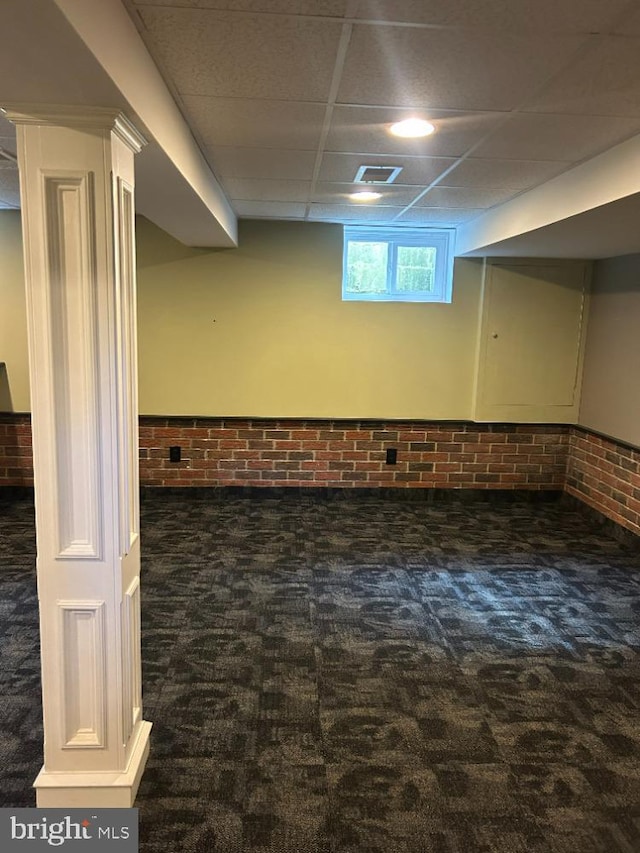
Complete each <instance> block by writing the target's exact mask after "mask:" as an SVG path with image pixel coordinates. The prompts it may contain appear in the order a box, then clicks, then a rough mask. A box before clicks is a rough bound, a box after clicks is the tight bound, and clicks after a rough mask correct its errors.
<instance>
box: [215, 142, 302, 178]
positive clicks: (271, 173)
mask: <svg viewBox="0 0 640 853" xmlns="http://www.w3.org/2000/svg"><path fill="white" fill-rule="evenodd" d="M208 151H209V152H210V155H211V156H210V159H211V162H212V163H213V167H214V171H215V173H216V175H218V176H219V177H220V178H263V179H274V180H285V179H290V180H299V181H305V180H306V181H309V180H311V178H312V177H313V167H314V164H315V161H316V155H315V153H314V152H313V151H287V150H284V149H283V150H281V151H276V150H273V149H260V148H223V147H212V148H210V149H208Z"/></svg>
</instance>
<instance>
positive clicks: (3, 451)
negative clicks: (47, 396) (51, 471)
mask: <svg viewBox="0 0 640 853" xmlns="http://www.w3.org/2000/svg"><path fill="white" fill-rule="evenodd" d="M32 485H33V458H32V451H31V417H30V416H29V415H10V414H2V413H0V486H32Z"/></svg>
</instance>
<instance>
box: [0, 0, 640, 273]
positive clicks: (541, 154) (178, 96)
mask: <svg viewBox="0 0 640 853" xmlns="http://www.w3.org/2000/svg"><path fill="white" fill-rule="evenodd" d="M21 2H24V0H21ZM29 2H30V3H34V4H39V5H40V6H42V7H43V8H45V7H46V8H49V7H51V8H56V7H57V11H58V12H60V11H62V13H63V14H64V15H65V16H66V19H67V23H70V24H71V25H72V26H73V27H75V31H76V35H80V37H81V38H82V39H84V42H85V44H81V45H80V48H81V49H82V51H84V52H86V53H87V55H89V52H88V51H85V47H88V48H89V51H93V53H94V54H95V56H94V57H92V59H95V58H96V57H97V59H98V62H99V63H100V65H101V67H100V69H97V67H96V68H94V69H92V73H94V74H95V75H96V80H98V81H99V82H100V84H101V85H103V91H101V94H100V99H99V100H96V102H95V103H96V104H103V105H107V103H106V100H105V99H106V97H107V91H111V90H107V88H105V87H106V83H105V84H103V83H102V77H101V76H100V75H102V74H103V72H106V73H107V74H108V75H109V76H110V77H111V80H112V81H113V82H114V83H115V86H116V87H117V88H118V89H119V92H120V93H122V94H123V96H125V97H124V99H123V101H122V103H123V104H126V103H129V104H131V103H132V100H131V99H130V98H129V100H128V101H127V100H126V98H127V93H126V92H125V89H124V88H123V86H122V84H121V83H120V82H119V81H118V80H117V79H116V77H117V75H115V74H113V73H112V72H111V71H110V69H109V68H108V67H107V64H106V62H105V61H103V59H102V58H101V56H100V55H99V54H96V51H95V50H93V48H92V46H91V44H90V43H89V41H88V40H87V38H86V37H85V34H84V33H83V32H82V27H80V26H79V25H78V23H77V21H76V20H74V19H75V18H78V19H79V16H80V10H81V9H82V8H83V7H82V4H81V3H74V2H72V0H29ZM9 4H10V5H13V6H15V8H16V9H18V8H19V7H20V4H18V3H17V2H16V0H9ZM123 7H124V9H126V12H127V14H128V16H129V18H128V19H127V23H128V26H129V27H130V28H131V29H132V30H133V25H135V28H136V29H137V31H138V33H139V36H140V39H141V40H142V41H141V43H140V48H141V49H142V50H144V49H145V47H146V51H148V53H149V54H150V56H151V58H152V60H153V62H154V63H155V66H156V67H157V69H158V70H159V72H160V74H161V76H162V78H163V80H164V83H165V84H166V87H167V88H168V90H169V92H170V93H171V95H172V96H173V99H174V100H175V103H176V104H177V106H178V108H179V110H180V112H181V113H182V115H183V116H184V119H185V120H186V123H187V125H188V127H189V128H190V131H191V133H192V134H193V137H194V138H195V141H196V143H197V146H198V147H199V149H200V151H201V152H202V154H203V155H204V159H205V160H206V163H207V164H208V166H209V167H210V169H211V171H212V172H213V174H214V175H215V177H216V178H217V180H218V182H219V183H220V184H221V186H222V189H223V190H224V193H225V194H226V196H227V198H228V199H229V201H230V202H231V206H232V208H233V211H234V212H235V214H236V215H237V216H238V217H240V218H243V217H251V218H265V219H288V220H304V221H324V222H339V223H357V222H363V223H367V224H376V223H378V224H384V225H405V224H406V225H424V226H429V225H437V226H450V227H454V228H457V229H458V231H459V236H460V235H461V234H462V235H464V239H462V240H461V241H460V243H461V245H464V247H465V251H467V252H469V253H476V254H479V253H485V254H486V253H491V252H490V250H491V247H492V246H491V245H490V244H492V245H493V247H494V248H495V249H496V252H497V253H500V254H512V253H514V252H515V251H516V247H517V252H518V253H521V254H522V253H526V252H527V245H528V243H527V239H526V238H527V233H528V232H530V233H531V235H532V241H531V243H530V244H529V245H530V248H531V253H532V254H545V253H546V252H545V246H547V247H548V253H549V254H552V253H553V254H563V253H566V252H567V251H568V250H569V249H568V246H569V245H570V247H571V253H572V254H573V256H582V257H604V256H606V255H607V254H616V253H622V252H630V251H640V233H639V234H638V236H637V237H635V235H634V231H635V230H638V231H639V232H640V229H629V227H628V225H626V227H620V226H621V224H622V219H621V217H624V218H625V224H626V221H627V219H628V217H629V216H630V215H633V213H634V212H637V213H638V214H639V215H640V177H635V176H636V174H638V175H640V169H635V170H632V172H630V173H629V174H630V175H631V176H632V179H630V180H629V188H628V189H625V187H624V186H622V187H621V186H620V181H619V180H618V189H617V190H616V194H615V196H614V195H612V196H611V198H610V199H609V198H605V196H606V193H604V194H603V193H602V192H600V193H599V195H598V200H594V201H593V202H592V203H589V200H588V198H586V196H588V191H589V183H590V180H591V178H590V176H591V174H592V173H591V172H590V171H589V166H590V164H597V163H599V161H600V160H601V159H602V158H603V157H606V156H609V155H611V154H612V152H613V153H615V151H617V150H618V148H619V149H620V150H621V151H622V150H623V149H624V151H625V152H626V154H625V156H626V157H627V159H628V160H629V162H630V163H631V164H633V163H634V162H635V163H637V162H638V157H640V2H639V0H122V2H121V0H100V10H101V12H102V13H104V14H106V13H107V12H108V13H109V14H112V13H115V12H117V11H118V10H120V12H122V9H123ZM21 8H23V7H21ZM96 8H97V7H96ZM123 14H124V13H123ZM40 17H41V16H40ZM58 17H61V16H60V15H58ZM124 17H125V18H126V17H127V16H126V15H124ZM31 20H32V21H34V22H35V21H37V20H38V18H37V17H36V16H31ZM56 20H57V19H56ZM106 20H107V19H106V18H105V21H106ZM102 29H103V31H104V30H105V29H106V30H108V27H107V26H106V25H104V26H103V27H102ZM74 37H75V36H74ZM136 38H137V36H136ZM38 39H40V40H42V36H41V35H40V34H38V35H36V36H34V37H33V39H32V41H34V42H36V43H37V40H38ZM105 39H107V40H108V33H107V34H106V35H105ZM80 48H78V57H79V58H78V62H80V59H82V61H83V62H85V61H86V59H85V57H84V53H83V54H82V57H80ZM48 50H51V46H49V47H48ZM68 52H69V53H70V51H68ZM5 53H6V51H5ZM34 61H35V60H34ZM94 64H95V63H94ZM32 65H33V62H32ZM52 67H53V66H52ZM72 68H73V66H72ZM0 70H2V71H3V74H2V75H0V76H3V78H4V79H2V80H0V90H2V91H0V95H2V96H4V91H5V90H6V92H7V93H8V94H9V95H10V94H11V91H10V90H11V85H8V83H9V84H11V82H12V81H11V77H10V75H8V74H7V71H6V70H4V69H1V68H0ZM98 71H100V75H98ZM69 75H70V76H69ZM69 75H67V76H68V77H69V80H66V81H65V88H64V90H63V89H60V91H64V93H65V99H68V97H69V96H72V97H73V98H74V99H75V92H74V90H73V88H72V85H73V82H72V79H71V78H73V80H79V79H81V80H82V81H83V83H84V81H85V77H80V76H79V75H78V74H77V73H76V74H71V72H69ZM32 76H33V75H32ZM31 82H32V83H33V81H31ZM49 85H50V84H49V81H48V80H47V81H43V87H44V89H46V88H47V86H49ZM110 85H111V84H110ZM32 88H33V87H32ZM85 88H88V87H87V86H86V85H85ZM31 90H32V89H31ZM31 90H30V91H31ZM52 96H53V95H52ZM89 97H90V93H89V92H88V91H86V92H82V102H83V103H87V102H88V103H91V100H88V99H89ZM58 102H62V101H58ZM112 102H113V96H109V104H108V105H111V104H112ZM128 112H129V114H130V117H132V118H133V119H134V120H135V118H136V115H135V113H136V109H133V110H128ZM132 113H133V114H132ZM138 115H140V111H139V110H138ZM410 115H419V116H421V117H424V118H428V119H429V120H431V121H432V122H433V123H434V124H435V125H436V128H437V130H436V133H435V134H434V135H433V136H431V137H427V138H425V139H422V140H415V139H414V140H410V139H399V138H397V137H393V136H391V135H390V134H389V133H388V127H389V125H390V124H391V123H392V122H394V121H397V120H399V119H402V118H405V117H407V116H410ZM151 136H152V137H153V134H151ZM633 140H637V142H638V148H637V154H636V150H635V149H631V148H629V147H628V146H630V145H633ZM625 145H626V146H627V148H624V146H625ZM2 147H5V148H7V149H8V150H15V137H14V133H13V128H12V126H11V125H9V124H8V122H6V121H4V120H2V119H1V118H0V148H2ZM158 151H159V149H156V153H154V155H153V156H154V157H156V159H157V158H159V156H160V155H159V153H157V152H158ZM607 152H608V154H607ZM145 157H146V160H145V159H144V158H145ZM610 162H616V157H613V158H612V160H611V161H610ZM140 164H141V169H140V171H141V175H143V180H142V182H141V188H140V193H139V195H140V197H146V196H147V195H148V196H149V200H148V201H147V203H146V208H147V209H146V210H145V211H144V212H145V214H147V210H149V211H151V210H152V209H153V207H154V205H156V203H157V204H158V205H159V204H160V203H162V199H161V198H160V195H161V190H162V183H161V182H160V181H155V182H154V181H153V178H152V171H153V162H152V157H151V154H149V153H147V154H145V153H144V152H143V154H142V155H141V156H140ZM363 165H364V166H366V165H384V166H391V167H400V168H401V172H400V174H399V176H398V177H397V179H396V180H395V181H394V182H393V183H392V184H390V185H388V186H378V187H376V190H377V191H378V192H380V193H381V198H380V199H379V200H377V201H376V202H375V203H371V204H363V203H356V202H353V201H351V200H350V198H349V194H350V193H351V192H353V191H354V190H356V189H358V188H362V187H361V186H360V187H357V186H356V185H355V183H354V181H355V177H356V174H357V172H358V170H359V168H360V167H361V166H363ZM574 174H575V175H576V176H578V177H576V180H575V181H573V180H569V179H570V178H572V176H573V175H574ZM593 174H596V175H598V181H599V184H600V186H601V185H602V184H603V183H606V181H605V180H604V178H603V175H604V172H603V170H602V168H600V169H599V171H598V170H597V169H595V168H594V172H593ZM563 181H565V182H566V183H562V182H563ZM556 184H557V185H558V186H559V187H564V186H566V187H567V191H566V192H559V191H558V190H556V191H555V194H554V193H553V192H551V193H550V194H549V195H548V196H547V195H544V192H545V189H544V188H546V187H549V188H551V187H553V186H554V185H556ZM623 184H624V182H623ZM151 190H153V193H151ZM536 194H537V195H536ZM530 196H531V197H532V198H538V199H540V198H542V199H545V198H547V197H548V198H550V199H557V198H559V197H560V198H562V199H563V202H564V201H567V202H571V201H572V200H573V199H577V198H578V196H580V197H581V200H580V203H578V202H577V201H576V203H575V204H574V205H573V206H572V205H571V204H569V203H567V205H566V206H567V210H563V212H562V215H560V212H558V215H557V217H556V218H557V219H559V220H560V219H561V220H562V221H563V222H564V226H562V228H560V230H555V231H553V229H554V228H555V225H556V223H554V222H553V210H551V209H550V207H554V206H555V202H554V204H552V205H551V206H549V205H547V209H548V212H549V216H547V217H546V219H545V217H544V216H542V217H541V216H537V217H533V218H531V217H528V216H527V215H525V214H523V211H526V209H527V208H526V202H527V200H528V199H529V197H530ZM625 196H626V198H625ZM582 197H585V198H584V199H583V198H582ZM585 199H586V200H585ZM621 199H622V200H623V202H624V203H614V202H617V201H618V202H619V201H620V200H621ZM18 205H19V191H18V180H17V170H16V169H15V167H14V166H12V164H11V163H9V162H8V161H3V160H2V159H0V207H17V206H18ZM596 207H598V210H593V209H594V208H596ZM512 209H513V211H514V216H513V217H511V216H510V215H508V214H509V212H510V211H511V210H512ZM151 218H153V216H151ZM177 218H179V217H178V216H176V219H177ZM516 219H517V223H516V224H515V226H514V227H513V228H510V227H504V224H505V222H506V223H509V222H510V221H513V222H515V220H516ZM494 220H495V221H497V222H499V224H500V226H501V227H500V228H499V229H496V228H493V229H492V228H491V227H488V228H485V229H484V230H485V232H486V233H487V234H491V235H493V236H492V237H491V239H488V238H487V240H485V242H484V243H483V242H482V239H481V237H482V233H481V232H482V231H483V226H484V224H486V223H488V224H489V225H491V223H492V222H493V221H494ZM520 223H521V224H520ZM560 224H561V223H560ZM542 226H544V227H542ZM474 229H476V230H475V231H474ZM550 229H551V230H550ZM552 231H553V233H552ZM476 232H477V233H476ZM201 233H202V232H199V235H200V234H201ZM478 234H480V237H478V236H477V235H478ZM569 234H570V236H571V239H570V240H569V241H568V243H567V248H566V249H563V248H562V247H563V245H564V244H563V235H564V237H565V238H566V237H567V236H568V235H569ZM510 235H511V236H510ZM547 235H550V236H549V240H548V241H547V239H546V237H547ZM554 235H555V236H554ZM620 235H623V236H620ZM515 236H517V237H518V239H517V241H516V240H514V239H512V237H515ZM198 239H199V237H198ZM185 242H191V243H192V244H193V243H194V242H196V243H197V242H198V240H197V239H195V238H194V240H189V239H186V240H185ZM201 244H205V243H204V242H202V243H201ZM206 244H209V243H206Z"/></svg>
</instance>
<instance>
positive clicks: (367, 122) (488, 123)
mask: <svg viewBox="0 0 640 853" xmlns="http://www.w3.org/2000/svg"><path fill="white" fill-rule="evenodd" d="M416 112H419V114H420V117H422V118H426V119H429V120H430V121H433V122H434V123H435V125H436V132H435V133H434V134H433V135H432V136H427V137H425V138H424V139H400V138H399V137H397V136H393V135H392V134H390V133H389V132H388V128H389V125H390V124H392V123H393V122H394V121H400V120H401V119H403V118H407V117H409V116H412V115H415V114H416ZM504 118H505V114H504V113H486V112H484V113H483V112H478V113H468V112H467V113H461V112H441V111H438V110H428V111H425V110H418V111H416V110H409V109H393V108H386V107H346V106H336V107H335V109H334V111H333V116H332V120H331V128H330V130H329V135H328V137H327V142H326V145H325V148H326V150H327V151H345V152H348V151H352V152H360V153H380V154H385V153H386V154H396V155H398V156H402V155H403V154H411V155H414V156H416V155H431V156H438V155H446V156H448V157H459V156H460V155H462V154H464V153H466V152H467V151H468V150H469V149H470V148H471V146H472V145H475V143H476V142H478V141H479V140H480V139H482V138H483V137H484V136H485V135H486V134H487V133H490V132H491V131H492V130H493V128H494V127H496V125H497V124H498V122H500V121H504Z"/></svg>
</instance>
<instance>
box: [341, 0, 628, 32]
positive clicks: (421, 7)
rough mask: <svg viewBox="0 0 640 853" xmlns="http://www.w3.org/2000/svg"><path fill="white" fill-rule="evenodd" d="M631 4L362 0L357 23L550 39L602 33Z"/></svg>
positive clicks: (621, 0) (536, 0)
mask: <svg viewBox="0 0 640 853" xmlns="http://www.w3.org/2000/svg"><path fill="white" fill-rule="evenodd" d="M626 3H627V0H607V2H606V3H605V2H603V0H491V2H490V3H487V0H446V2H445V3H443V2H442V0H384V2H380V0H360V4H359V6H358V12H357V17H359V18H369V19H371V20H378V21H402V22H409V23H420V24H432V25H438V26H453V27H471V28H474V29H475V28H480V29H485V30H486V29H496V30H503V31H504V30H511V31H519V32H523V31H533V30H540V31H542V32H546V33H552V32H556V33H560V32H566V33H571V32H582V33H593V32H601V31H602V30H603V29H606V28H607V27H608V26H609V25H610V23H611V21H613V20H614V18H615V17H617V15H619V14H620V12H621V11H622V10H623V9H624V7H625V5H626Z"/></svg>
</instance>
